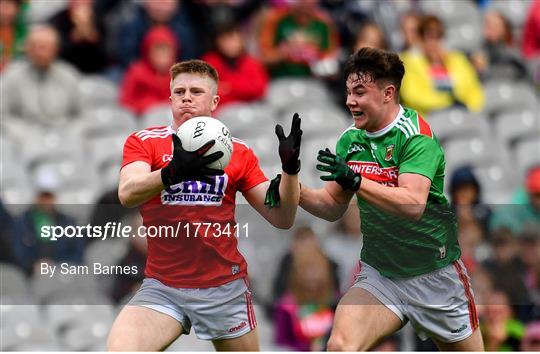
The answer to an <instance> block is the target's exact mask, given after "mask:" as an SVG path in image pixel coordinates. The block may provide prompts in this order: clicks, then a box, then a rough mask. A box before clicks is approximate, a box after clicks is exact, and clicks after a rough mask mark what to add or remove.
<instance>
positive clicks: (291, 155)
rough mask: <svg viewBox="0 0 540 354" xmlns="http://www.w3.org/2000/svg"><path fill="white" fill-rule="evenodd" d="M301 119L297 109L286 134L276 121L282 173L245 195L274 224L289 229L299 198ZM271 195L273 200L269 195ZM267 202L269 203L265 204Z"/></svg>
mask: <svg viewBox="0 0 540 354" xmlns="http://www.w3.org/2000/svg"><path fill="white" fill-rule="evenodd" d="M300 124H301V119H300V117H299V116H298V113H295V114H294V116H293V119H292V123H291V131H290V133H289V135H288V136H285V133H284V132H283V127H282V126H281V125H279V124H278V125H276V135H277V138H278V140H279V157H280V159H281V168H282V170H283V173H282V175H281V177H279V176H278V178H277V179H275V180H273V181H272V183H269V182H266V183H262V184H260V185H258V186H256V187H255V188H252V189H251V190H249V191H248V192H247V193H245V197H246V199H247V201H248V202H249V203H250V204H251V205H252V206H253V207H254V208H255V209H256V210H257V211H258V212H259V213H260V214H261V215H262V216H263V217H264V218H265V219H266V220H268V221H269V222H270V223H271V224H272V225H274V226H275V227H278V228H282V229H289V228H290V227H291V226H292V225H293V223H294V219H295V217H296V210H297V208H298V201H299V198H300V185H299V183H298V172H300V143H301V140H302V129H300ZM270 195H272V196H273V197H272V198H271V199H272V201H270V202H269V200H268V197H269V196H270ZM265 204H268V205H270V207H266V205H265Z"/></svg>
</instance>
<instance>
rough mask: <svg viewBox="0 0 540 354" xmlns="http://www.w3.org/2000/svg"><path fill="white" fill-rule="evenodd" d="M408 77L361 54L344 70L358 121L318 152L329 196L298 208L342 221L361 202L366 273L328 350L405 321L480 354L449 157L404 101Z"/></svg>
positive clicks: (372, 339) (321, 194) (348, 346)
mask: <svg viewBox="0 0 540 354" xmlns="http://www.w3.org/2000/svg"><path fill="white" fill-rule="evenodd" d="M404 73H405V69H404V67H403V63H402V62H401V60H400V59H399V57H398V55H397V54H395V53H390V52H385V51H382V50H379V49H374V48H362V49H360V50H359V51H358V52H357V53H355V54H353V55H352V56H351V57H350V58H349V60H348V62H347V64H346V66H345V78H346V80H347V81H346V86H347V106H348V108H349V109H350V111H351V113H352V118H353V120H354V124H353V125H352V126H351V127H350V128H349V129H347V130H346V131H345V132H343V134H342V135H341V136H340V137H339V139H338V142H337V145H336V154H334V153H332V152H331V151H330V150H329V149H326V150H321V151H319V155H318V157H317V159H318V161H319V162H320V164H319V165H317V168H318V169H319V170H320V171H323V172H327V173H329V174H327V175H324V176H322V177H321V179H323V180H324V181H327V183H326V184H325V186H324V188H322V189H317V190H314V189H309V188H307V187H306V186H304V185H302V188H301V194H300V206H301V207H302V208H304V209H305V210H307V211H308V212H310V213H311V214H313V215H315V216H318V217H321V218H323V219H326V220H330V221H335V220H337V219H339V218H340V217H341V216H342V215H343V213H344V212H345V210H346V209H347V207H348V204H349V202H350V200H351V198H353V197H354V196H356V199H357V204H358V208H359V210H360V216H361V220H362V224H361V225H362V234H363V237H364V241H363V248H362V251H361V255H360V266H361V267H360V273H359V274H358V277H357V279H356V282H355V284H354V285H353V286H352V287H351V289H349V291H348V292H347V293H346V294H345V296H344V297H343V298H342V299H341V301H340V303H339V305H338V308H337V310H336V315H335V319H334V327H333V330H332V334H331V336H330V339H329V342H328V350H331V351H334V350H347V351H356V350H367V349H370V348H372V347H373V346H375V345H376V344H377V342H379V341H380V340H381V339H383V338H384V337H386V336H388V335H390V334H392V333H394V332H395V331H397V330H399V329H400V328H401V327H402V326H403V325H404V324H405V323H407V322H408V321H410V322H411V324H412V325H413V327H414V328H415V330H416V333H417V334H418V335H419V336H420V337H421V338H422V339H427V338H428V337H429V338H432V339H433V340H434V342H435V343H436V344H437V346H438V347H439V349H441V350H466V351H476V350H483V343H482V337H481V334H480V330H479V328H478V318H477V315H476V309H475V304H474V297H473V294H472V291H471V287H470V283H469V278H468V276H467V273H466V270H465V268H464V266H463V263H462V262H461V261H460V254H461V253H460V249H459V245H458V242H457V225H456V221H455V218H454V216H453V214H452V213H451V212H450V208H449V205H448V201H447V200H446V198H445V196H444V195H443V180H444V166H445V161H444V153H443V151H442V148H441V146H440V144H439V142H438V140H437V138H436V137H435V136H434V134H433V132H432V131H431V129H430V127H429V125H428V124H427V123H426V122H425V121H424V120H423V119H422V117H421V116H420V115H419V114H418V113H417V112H416V111H414V110H413V109H410V108H406V107H402V106H401V105H400V104H399V88H400V85H401V79H402V78H403V75H404Z"/></svg>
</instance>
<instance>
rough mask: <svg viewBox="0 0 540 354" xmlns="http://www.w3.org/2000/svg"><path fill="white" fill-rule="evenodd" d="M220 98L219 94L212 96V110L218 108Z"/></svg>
mask: <svg viewBox="0 0 540 354" xmlns="http://www.w3.org/2000/svg"><path fill="white" fill-rule="evenodd" d="M219 100H220V97H219V96H218V95H214V97H212V112H213V111H214V110H215V109H216V108H217V106H218V104H219Z"/></svg>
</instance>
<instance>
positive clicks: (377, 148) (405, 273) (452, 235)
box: [336, 107, 461, 278]
mask: <svg viewBox="0 0 540 354" xmlns="http://www.w3.org/2000/svg"><path fill="white" fill-rule="evenodd" d="M336 153H337V154H338V155H339V156H341V157H342V158H344V159H345V160H346V161H347V163H348V165H349V166H350V167H351V168H352V169H353V170H354V171H355V172H357V173H360V174H361V175H362V177H363V178H368V179H370V180H373V181H375V182H378V183H381V184H384V185H386V186H390V187H398V176H399V175H400V174H402V173H413V174H420V175H423V176H425V177H427V178H429V179H430V180H431V187H430V190H429V196H428V200H427V205H426V208H425V211H424V214H423V215H422V217H421V219H420V220H418V221H413V220H410V219H406V218H403V217H399V216H395V215H391V214H388V213H386V212H384V211H382V210H380V209H378V208H376V207H375V206H373V205H371V204H369V203H367V202H366V201H365V200H363V199H362V198H360V197H358V207H359V209H360V214H361V219H362V224H361V225H362V226H361V227H362V234H363V238H364V242H363V244H364V245H363V248H362V252H361V256H360V258H361V259H362V261H363V262H366V263H367V264H369V265H371V266H372V267H374V268H375V269H377V270H378V271H379V272H380V273H381V274H382V275H383V276H386V277H389V278H396V277H399V278H404V277H412V276H417V275H422V274H426V273H429V272H431V271H434V270H436V269H439V268H442V267H445V266H447V265H448V264H450V263H452V262H453V261H455V260H457V259H459V257H460V254H461V252H460V249H459V245H458V242H457V223H456V219H455V216H454V214H453V213H452V211H451V208H450V205H449V203H448V200H447V199H446V197H445V196H444V193H443V191H444V167H445V160H444V153H443V150H442V147H441V145H440V143H439V141H438V140H437V138H436V137H435V136H434V134H433V132H432V131H431V128H430V127H429V125H428V124H427V123H426V122H425V121H424V119H423V118H422V117H421V116H420V115H419V114H418V113H417V112H416V111H414V110H412V109H408V108H403V107H401V109H400V112H399V114H398V115H397V117H396V118H395V119H394V121H393V122H392V123H391V124H389V125H388V126H387V127H385V128H383V129H382V130H380V131H378V132H374V133H369V132H367V131H365V130H362V129H356V128H354V127H350V128H349V129H347V130H346V131H345V132H344V133H343V134H342V135H341V137H340V138H339V140H338V142H337V145H336ZM411 207H413V206H412V205H411Z"/></svg>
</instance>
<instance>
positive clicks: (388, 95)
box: [384, 85, 396, 103]
mask: <svg viewBox="0 0 540 354" xmlns="http://www.w3.org/2000/svg"><path fill="white" fill-rule="evenodd" d="M395 95H396V87H395V86H394V85H388V86H386V88H385V89H384V102H385V103H386V102H390V101H393V100H394V99H395Z"/></svg>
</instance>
